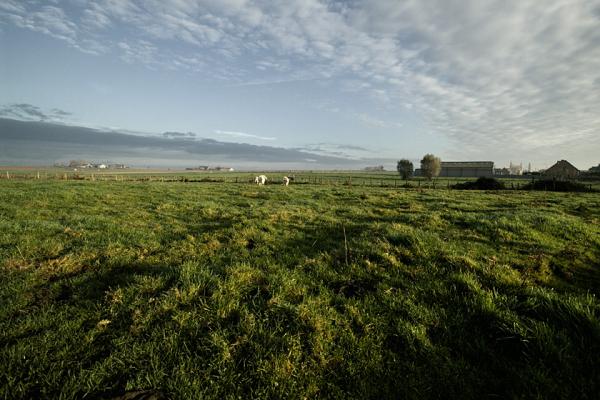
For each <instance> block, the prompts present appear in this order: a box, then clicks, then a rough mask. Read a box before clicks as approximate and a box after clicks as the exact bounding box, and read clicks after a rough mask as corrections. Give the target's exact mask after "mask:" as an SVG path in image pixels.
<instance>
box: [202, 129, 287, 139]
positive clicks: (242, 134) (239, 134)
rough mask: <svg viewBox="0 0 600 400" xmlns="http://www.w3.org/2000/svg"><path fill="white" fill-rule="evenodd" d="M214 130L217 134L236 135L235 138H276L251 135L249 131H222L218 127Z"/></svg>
mask: <svg viewBox="0 0 600 400" xmlns="http://www.w3.org/2000/svg"><path fill="white" fill-rule="evenodd" d="M214 132H215V133H216V134H217V135H225V136H232V137H236V138H247V139H259V140H277V138H276V137H270V136H259V135H253V134H251V133H246V132H236V131H222V130H219V129H216V130H215V131H214Z"/></svg>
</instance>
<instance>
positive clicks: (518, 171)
mask: <svg viewBox="0 0 600 400" xmlns="http://www.w3.org/2000/svg"><path fill="white" fill-rule="evenodd" d="M508 169H509V171H510V175H523V163H521V164H519V165H517V164H513V163H512V161H511V162H510V166H509V167H508Z"/></svg>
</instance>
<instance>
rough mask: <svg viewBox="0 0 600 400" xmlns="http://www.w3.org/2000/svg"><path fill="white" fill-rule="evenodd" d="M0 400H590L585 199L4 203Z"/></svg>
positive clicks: (35, 187)
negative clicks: (140, 396) (120, 399)
mask: <svg viewBox="0 0 600 400" xmlns="http://www.w3.org/2000/svg"><path fill="white" fill-rule="evenodd" d="M0 268H1V271H0V272H1V274H0V304H1V305H2V307H1V308H0V346H1V351H0V398H6V399H20V398H65V399H67V398H111V397H113V396H117V395H119V394H121V393H123V392H124V391H125V390H129V389H140V388H158V389H161V390H162V391H164V392H165V393H167V394H168V395H169V396H170V397H171V398H173V399H195V398H208V399H213V398H291V399H302V398H308V399H311V398H356V399H364V398H376V399H379V398H395V399H396V398H414V399H423V398H473V399H475V398H477V399H480V398H579V399H585V398H588V399H592V398H597V394H598V393H600V368H599V363H598V354H600V300H599V299H598V295H600V194H598V193H589V194H570V193H550V192H522V191H506V192H495V193H492V192H479V191H455V190H443V189H437V190H422V191H421V190H415V189H400V188H393V187H376V186H373V187H368V186H344V185H339V186H327V185H291V186H289V187H283V186H281V185H268V186H265V187H258V186H254V185H250V184H242V183H240V184H237V185H235V184H227V183H223V184H219V183H183V182H160V181H151V182H120V181H89V180H83V181H60V180H43V179H40V180H18V179H13V180H6V179H5V180H2V181H0Z"/></svg>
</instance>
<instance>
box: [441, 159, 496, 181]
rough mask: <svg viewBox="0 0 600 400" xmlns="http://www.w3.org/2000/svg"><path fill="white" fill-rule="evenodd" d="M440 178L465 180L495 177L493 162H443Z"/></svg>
mask: <svg viewBox="0 0 600 400" xmlns="http://www.w3.org/2000/svg"><path fill="white" fill-rule="evenodd" d="M440 176H446V177H453V178H463V177H472V178H477V177H480V176H486V177H492V176H494V162H493V161H442V170H441V171H440Z"/></svg>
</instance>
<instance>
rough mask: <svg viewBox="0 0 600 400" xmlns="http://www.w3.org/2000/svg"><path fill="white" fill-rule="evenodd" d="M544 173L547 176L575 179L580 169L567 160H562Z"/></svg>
mask: <svg viewBox="0 0 600 400" xmlns="http://www.w3.org/2000/svg"><path fill="white" fill-rule="evenodd" d="M543 175H544V177H546V178H554V179H575V178H577V177H578V176H579V170H578V169H577V168H575V167H574V166H573V164H571V163H570V162H568V161H567V160H560V161H557V162H556V164H554V165H553V166H551V167H550V168H548V169H547V170H546V171H544V174H543Z"/></svg>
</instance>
